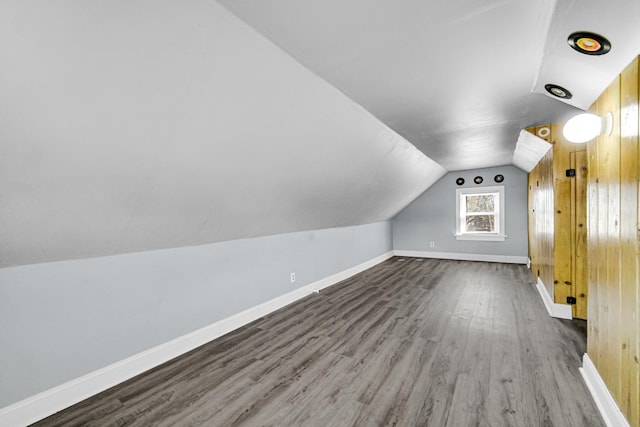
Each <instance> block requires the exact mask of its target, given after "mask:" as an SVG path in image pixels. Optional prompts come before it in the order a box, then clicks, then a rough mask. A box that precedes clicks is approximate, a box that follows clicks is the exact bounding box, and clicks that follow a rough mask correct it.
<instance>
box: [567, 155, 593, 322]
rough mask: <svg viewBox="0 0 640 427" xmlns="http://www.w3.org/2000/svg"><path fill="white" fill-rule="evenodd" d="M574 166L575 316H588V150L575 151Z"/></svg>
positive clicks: (572, 261) (573, 261)
mask: <svg viewBox="0 0 640 427" xmlns="http://www.w3.org/2000/svg"><path fill="white" fill-rule="evenodd" d="M572 157H573V159H574V161H573V163H572V168H573V169H575V170H576V177H575V179H574V180H572V204H571V206H572V215H571V229H572V233H571V234H572V235H571V242H572V249H571V257H572V259H571V277H572V282H573V291H574V296H575V297H576V301H577V302H576V305H575V306H574V311H573V316H574V317H577V318H578V319H586V318H587V304H588V295H589V291H588V285H587V284H588V264H587V173H588V168H587V152H586V151H585V150H581V151H576V152H574V153H573V156H572Z"/></svg>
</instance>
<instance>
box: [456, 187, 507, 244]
mask: <svg viewBox="0 0 640 427" xmlns="http://www.w3.org/2000/svg"><path fill="white" fill-rule="evenodd" d="M456 213H457V218H456V239H458V240H498V241H500V240H504V239H505V237H506V236H505V234H504V215H505V212H504V186H498V187H481V188H458V189H457V190H456Z"/></svg>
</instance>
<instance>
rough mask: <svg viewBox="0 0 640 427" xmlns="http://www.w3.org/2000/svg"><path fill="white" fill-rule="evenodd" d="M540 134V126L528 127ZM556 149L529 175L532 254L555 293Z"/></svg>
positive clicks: (537, 274)
mask: <svg viewBox="0 0 640 427" xmlns="http://www.w3.org/2000/svg"><path fill="white" fill-rule="evenodd" d="M528 130H529V131H533V133H537V131H538V130H539V129H538V128H535V129H528ZM553 156H554V153H553V150H549V151H548V152H547V154H545V156H544V157H543V158H542V159H541V160H540V162H539V163H538V164H537V165H536V167H535V168H534V169H533V170H532V171H531V173H530V174H529V183H530V187H529V201H530V204H529V256H530V258H531V271H532V272H533V275H534V277H540V279H541V280H542V282H543V283H544V285H545V287H546V288H547V292H549V295H553V269H554V265H553V264H554V257H553V245H554V237H553V236H554V218H553V216H554V215H553V207H554V200H553Z"/></svg>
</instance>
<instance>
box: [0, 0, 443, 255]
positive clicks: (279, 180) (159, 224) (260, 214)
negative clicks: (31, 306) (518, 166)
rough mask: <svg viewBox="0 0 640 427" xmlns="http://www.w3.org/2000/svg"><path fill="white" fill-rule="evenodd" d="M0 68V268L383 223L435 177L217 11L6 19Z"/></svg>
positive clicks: (91, 6) (62, 7)
mask: <svg viewBox="0 0 640 427" xmlns="http://www.w3.org/2000/svg"><path fill="white" fill-rule="evenodd" d="M0 58H2V66H0V94H2V95H1V96H0V200H1V203H0V267H7V266H15V265H24V264H35V263H40V262H48V261H59V260H66V259H77V258H90V257H96V256H103V255H112V254H120V253H128V252H137V251H147V250H154V249H163V248H171V247H182V246H192V245H198V244H205V243H212V242H220V241H227V240H233V239H239V238H247V237H257V236H266V235H273V234H280V233H286V232H293V231H302V230H315V229H323V228H331V227H339V226H349V225H356V224H368V223H373V222H379V221H385V220H388V219H390V218H391V217H392V216H393V215H395V214H396V213H397V212H398V211H400V209H402V208H403V207H404V206H405V205H406V204H407V203H409V202H410V201H411V200H413V199H414V198H415V197H416V196H417V195H418V194H420V193H421V192H422V191H424V189H425V188H427V187H428V186H429V185H430V184H431V183H432V182H434V181H435V180H437V179H438V178H439V177H440V176H441V175H442V174H443V173H444V169H443V168H441V167H440V166H439V165H437V164H436V163H435V162H433V161H431V160H430V159H429V158H427V157H426V156H425V155H424V154H422V153H421V152H420V151H419V150H417V149H416V148H415V147H414V146H413V145H411V144H410V143H409V142H407V141H406V140H405V139H404V138H402V137H401V136H400V135H398V134H397V133H396V132H394V131H393V130H391V129H390V128H389V127H387V126H386V125H384V124H383V123H381V122H380V121H379V120H378V119H376V118H375V117H374V116H372V115H371V114H370V113H369V112H367V111H366V110H364V109H363V108H362V107H360V106H359V105H358V104H356V103H355V102H353V101H352V100H351V99H349V98H348V97H347V96H345V95H344V94H343V93H341V92H340V91H338V90H337V89H336V88H334V87H333V86H331V85H330V84H328V83H327V82H325V81H324V80H322V79H320V78H319V77H318V76H317V75H315V74H313V73H312V72H310V71H309V70H307V69H306V68H304V67H303V66H302V65H300V64H299V63H298V62H296V61H295V60H294V59H293V58H291V57H290V56H289V55H288V54H287V53H285V52H284V51H282V50H281V49H280V48H278V47H276V46H275V45H274V44H273V43H271V42H270V41H268V40H267V39H265V38H264V37H263V36H261V35H260V34H259V33H257V32H256V31H255V30H253V29H252V28H250V27H249V26H247V25H246V24H244V23H243V22H241V21H240V20H238V19H237V18H236V17H235V16H233V15H232V14H231V13H229V12H228V11H227V10H226V9H224V8H223V7H222V6H220V5H219V4H218V3H216V2H215V1H209V0H193V1H188V2H184V1H178V0H159V1H155V0H154V1H151V0H140V1H132V2H127V1H112V0H96V1H89V2H87V1H82V0H60V1H55V2H51V1H48V0H34V1H28V2H26V1H22V0H6V1H2V2H0Z"/></svg>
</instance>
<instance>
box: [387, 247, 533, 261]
mask: <svg viewBox="0 0 640 427" xmlns="http://www.w3.org/2000/svg"><path fill="white" fill-rule="evenodd" d="M393 254H394V255H395V256H403V257H410V258H438V259H455V260H460V261H485V262H504V263H508V264H526V263H527V259H528V258H527V257H526V256H515V255H486V254H462V253H455V252H429V251H402V250H397V249H396V250H394V251H393Z"/></svg>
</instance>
